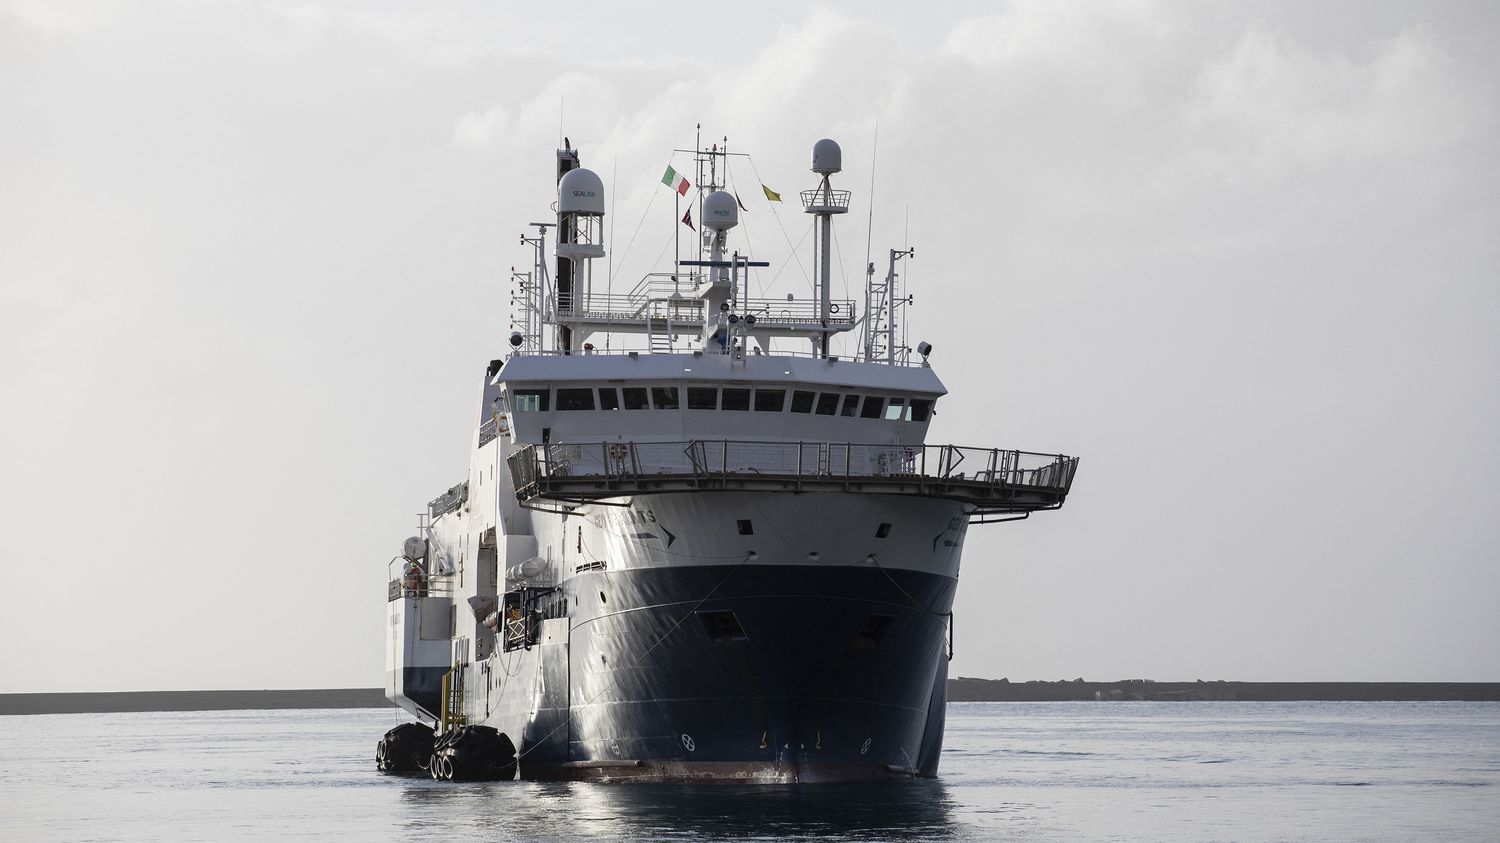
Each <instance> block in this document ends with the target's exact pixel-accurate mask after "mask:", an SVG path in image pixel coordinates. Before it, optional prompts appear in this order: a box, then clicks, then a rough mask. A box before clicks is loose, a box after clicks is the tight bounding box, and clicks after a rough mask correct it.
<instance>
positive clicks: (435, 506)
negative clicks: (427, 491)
mask: <svg viewBox="0 0 1500 843" xmlns="http://www.w3.org/2000/svg"><path fill="white" fill-rule="evenodd" d="M468 499H469V484H468V483H467V482H465V483H460V484H458V485H457V486H454V487H452V488H450V489H449V490H448V491H446V492H444V493H442V494H441V495H438V496H437V497H435V498H433V499H432V500H431V501H430V502H428V504H427V514H428V515H429V516H430V517H432V518H437V517H438V516H439V515H442V514H444V513H447V512H452V511H453V510H455V509H458V508H459V507H460V506H463V504H464V501H467V500H468Z"/></svg>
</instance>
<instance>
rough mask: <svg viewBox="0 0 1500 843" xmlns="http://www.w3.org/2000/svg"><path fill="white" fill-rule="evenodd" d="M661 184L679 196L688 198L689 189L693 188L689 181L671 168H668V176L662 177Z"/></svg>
mask: <svg viewBox="0 0 1500 843" xmlns="http://www.w3.org/2000/svg"><path fill="white" fill-rule="evenodd" d="M661 183H662V184H664V185H666V186H667V187H670V188H672V189H673V190H675V191H677V195H678V196H686V195H687V192H688V188H689V187H691V186H692V185H690V184H688V180H687V179H685V178H683V177H682V174H681V173H679V172H677V171H676V170H674V169H672V168H671V167H667V172H666V174H665V175H663V176H662V177H661Z"/></svg>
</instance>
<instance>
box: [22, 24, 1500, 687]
mask: <svg viewBox="0 0 1500 843" xmlns="http://www.w3.org/2000/svg"><path fill="white" fill-rule="evenodd" d="M627 6H634V8H630V9H628V10H627ZM551 8H561V7H549V6H548V5H547V4H534V3H533V4H520V3H504V4H501V3H488V2H483V3H482V2H470V3H423V4H411V3H394V2H392V3H363V4H352V3H324V4H316V3H297V2H285V3H282V2H256V3H252V2H243V3H234V2H193V3H188V2H181V3H178V2H170V1H169V0H162V1H161V2H153V3H140V4H114V3H92V2H78V3H60V2H51V0H0V317H3V327H4V329H3V331H0V356H3V361H4V362H3V366H0V396H3V398H0V536H4V538H3V540H0V565H3V573H4V577H5V582H6V585H7V587H6V599H5V608H4V610H3V611H0V637H3V640H4V641H5V642H6V643H5V644H4V645H3V647H0V668H3V669H0V692H15V691H74V690H143V689H156V688H161V689H191V688H278V687H349V686H359V687H369V686H375V685H378V684H380V683H381V681H382V679H383V676H382V670H383V649H382V648H383V646H384V640H385V638H384V634H383V630H384V626H383V623H384V610H385V577H386V562H387V560H389V559H390V558H391V556H392V555H393V554H394V553H396V552H397V551H398V549H399V546H400V542H401V540H402V539H403V538H404V537H405V536H407V535H408V534H410V533H411V532H412V530H413V528H414V525H415V520H416V515H415V513H416V512H418V511H419V510H420V509H421V508H422V507H423V506H424V505H425V502H426V501H428V500H429V499H430V498H432V497H434V496H435V495H436V494H437V493H439V492H441V491H442V490H443V489H445V488H447V487H448V486H450V485H452V484H453V483H455V482H458V481H459V480H461V479H463V475H464V471H465V469H466V466H467V454H466V449H467V447H468V443H469V435H470V426H471V425H472V423H473V420H474V417H475V406H476V404H475V402H476V390H477V388H478V383H479V379H480V376H481V375H482V372H483V368H484V365H485V363H486V361H488V360H489V359H491V358H492V357H496V356H499V354H500V353H501V352H502V350H503V347H504V345H503V344H504V337H505V335H506V333H507V321H508V314H507V301H508V298H509V288H508V283H507V276H508V268H509V267H510V266H511V265H513V264H517V265H519V264H524V263H525V262H526V261H527V260H528V253H527V252H526V251H525V250H523V249H522V248H520V246H519V244H518V242H517V237H518V236H519V235H520V234H521V233H522V230H523V226H524V225H525V223H527V222H529V221H531V220H540V219H545V218H546V215H547V214H548V213H549V211H548V204H549V203H550V202H551V199H552V197H551V195H550V193H551V190H552V188H551V179H552V166H553V164H552V157H553V148H554V146H555V144H556V143H557V138H558V134H559V131H562V132H565V133H566V134H567V135H568V136H569V137H570V138H571V139H572V140H573V142H574V144H575V145H576V146H577V147H579V149H580V150H581V154H582V157H583V160H584V163H585V165H586V166H590V167H592V168H594V169H595V170H597V171H598V172H599V173H600V174H601V175H602V176H603V177H604V180H605V184H606V186H607V188H608V190H609V193H610V202H611V208H613V209H615V212H614V214H613V215H612V216H611V218H610V219H611V220H612V221H613V225H614V228H613V231H612V234H611V238H610V240H609V242H608V245H609V246H610V248H611V250H612V254H613V256H614V258H613V259H614V264H613V269H614V272H615V279H616V280H615V283H616V284H623V285H624V287H625V288H628V287H629V286H630V285H631V284H633V283H634V282H635V280H636V279H638V278H639V277H640V276H641V274H642V273H644V272H647V271H649V270H651V269H656V268H661V264H660V263H658V262H657V260H658V258H657V256H658V255H661V254H662V250H663V249H664V248H665V247H666V245H667V244H668V243H669V242H670V238H671V237H672V231H673V229H672V220H671V218H670V214H669V212H668V211H669V206H668V204H667V200H668V199H669V198H670V195H669V194H668V193H667V192H666V189H665V188H663V187H661V186H660V184H659V183H658V180H659V178H660V175H661V171H662V169H663V167H664V165H665V164H666V163H667V162H668V161H669V160H670V159H669V156H670V150H671V149H672V148H673V147H687V146H691V144H692V143H693V139H694V131H695V130H694V126H695V124H698V123H702V125H703V132H704V137H705V138H706V139H709V138H715V139H716V138H722V137H725V136H727V137H728V138H729V143H730V146H731V148H732V149H737V150H741V151H746V152H749V153H751V154H752V155H753V156H754V158H753V159H752V160H753V162H754V167H753V170H752V169H748V168H747V167H746V166H744V165H740V164H736V165H735V166H736V169H735V170H734V171H733V173H732V175H733V176H734V180H735V184H736V186H737V187H740V192H741V193H743V194H745V195H746V203H747V205H748V207H749V212H748V213H747V214H746V215H745V225H744V226H743V227H742V232H741V233H742V234H743V235H745V237H744V239H742V240H741V245H742V246H743V247H745V248H747V249H748V250H749V251H751V252H752V253H754V254H755V255H756V256H757V257H760V258H763V259H766V260H768V261H770V262H771V263H772V267H773V269H771V270H767V271H766V274H765V275H763V276H762V277H761V278H760V279H758V280H757V284H763V283H764V284H767V285H768V286H769V282H770V280H771V278H770V275H771V274H773V273H774V272H775V271H777V268H780V272H781V274H780V276H779V277H778V278H777V279H776V281H775V285H774V289H776V290H778V291H783V290H784V291H793V292H796V291H798V290H801V289H805V288H806V285H807V281H806V277H805V276H804V274H803V271H802V270H801V269H800V268H799V267H798V262H797V261H795V260H794V261H791V262H788V261H787V258H788V255H789V252H790V244H789V242H788V240H790V241H793V242H795V241H796V240H797V239H798V238H799V237H800V235H801V233H802V232H803V231H805V229H806V225H807V223H808V220H807V219H806V218H805V217H804V216H803V215H801V214H798V213H797V212H796V208H795V207H785V208H782V209H781V210H780V212H779V217H778V216H774V215H773V211H772V209H771V208H770V207H769V206H768V205H767V203H766V202H765V201H764V200H763V199H761V198H759V197H756V196H755V192H756V188H755V184H756V182H757V181H758V180H763V181H764V182H765V183H767V184H769V185H770V186H771V187H772V188H774V189H776V190H779V191H782V192H783V193H787V194H788V195H789V196H790V195H791V192H794V191H796V190H798V189H802V188H807V187H811V186H812V184H813V176H812V175H811V174H810V173H808V172H807V166H808V159H809V150H810V148H811V145H812V143H813V141H815V140H816V139H818V138H820V137H824V136H828V137H833V138H836V139H838V140H839V141H840V142H841V143H842V144H843V148H844V163H845V173H844V174H842V175H841V176H840V177H837V182H836V184H837V186H841V187H845V188H848V189H851V190H853V191H855V197H856V200H855V201H856V207H855V209H854V213H851V214H850V216H849V217H848V218H845V219H843V220H841V221H840V222H839V226H838V231H839V233H838V246H839V251H838V257H839V260H838V261H837V263H838V265H840V266H841V267H842V269H841V272H842V274H843V275H844V276H845V277H847V283H848V285H849V289H850V291H851V292H853V293H857V290H858V285H859V284H860V283H861V275H862V274H861V266H862V262H863V254H864V250H865V240H866V238H865V232H864V227H865V226H864V222H865V215H866V213H867V212H868V211H869V208H870V206H869V204H868V201H869V198H870V178H871V151H872V149H873V148H874V147H875V145H876V124H877V122H878V125H879V136H878V158H877V160H876V162H875V163H876V165H877V166H876V173H875V200H876V201H875V206H874V211H875V217H874V226H873V228H874V237H873V248H874V250H875V253H876V254H877V255H879V254H883V252H884V250H885V249H887V248H890V247H893V246H900V245H904V241H905V238H909V241H910V243H911V244H913V245H915V246H916V247H917V257H916V259H915V260H914V261H912V262H911V263H910V265H909V269H910V274H909V277H908V280H909V283H910V292H912V293H913V294H914V295H915V300H916V306H915V308H914V309H913V310H912V311H911V324H912V335H911V338H912V340H913V341H914V342H915V341H916V340H918V339H927V340H929V341H931V342H933V344H934V345H935V346H936V347H937V348H936V351H935V353H934V354H933V357H932V360H933V363H934V365H935V366H936V367H937V370H938V373H939V374H940V376H941V377H943V379H944V380H945V382H946V383H947V385H948V388H949V390H950V391H951V395H950V396H949V397H948V398H947V399H945V400H944V401H943V402H942V403H941V404H940V405H939V415H938V417H937V419H936V421H935V423H934V424H933V427H932V430H931V434H930V441H932V442H937V443H946V442H953V443H958V444H964V445H983V446H999V447H1006V448H1020V449H1024V450H1036V451H1048V452H1065V453H1069V454H1078V455H1081V457H1082V464H1081V467H1080V470H1079V474H1078V477H1077V481H1076V483H1075V486H1074V492H1073V495H1072V497H1070V499H1069V501H1068V503H1067V506H1066V507H1065V508H1064V509H1063V510H1062V511H1060V512H1055V513H1045V514H1043V515H1041V516H1038V517H1036V518H1033V519H1031V520H1029V521H1025V522H1021V523H1013V524H1004V525H995V526H986V527H975V528H973V529H971V531H970V533H969V540H968V543H967V546H966V549H965V555H964V568H963V574H962V580H961V587H960V591H959V599H958V604H957V607H956V611H957V652H958V655H957V658H956V660H955V662H954V664H953V669H954V673H955V675H965V676H983V677H993V678H998V677H1002V676H1008V677H1010V678H1011V679H1013V680H1017V679H1029V678H1039V679H1060V678H1068V679H1071V678H1074V677H1078V676H1083V677H1085V678H1088V679H1091V680H1111V679H1120V678H1130V677H1151V678H1156V679H1164V680H1165V679H1189V680H1190V679H1196V678H1203V679H1215V678H1222V679H1247V680H1250V679H1255V680H1318V679H1330V680H1471V681H1474V680H1488V681H1496V680H1500V526H1497V525H1500V517H1497V516H1500V491H1497V488H1500V486H1497V479H1500V442H1497V436H1496V431H1500V177H1497V173H1500V168H1497V166H1496V161H1497V158H1500V113H1497V109H1500V52H1497V51H1496V50H1495V44H1496V43H1497V42H1500V12H1497V9H1500V6H1497V5H1496V4H1493V3H1480V2H1476V3H1468V4H1465V3H1431V4H1424V3H1385V4H1379V5H1377V4H1373V3H1365V2H1351V3H1317V4H1308V3H1303V2H1287V3H1242V2H1237V3H1189V2H1179V3H1171V4H1168V3H1152V2H1117V3H1102V2H1100V3H1083V4H1075V3H1059V2H1016V3H993V4H989V3H953V4H913V3H910V2H909V1H908V2H895V3H869V2H861V3H850V4H828V5H823V6H819V7H810V6H806V5H805V4H803V3H800V2H795V3H792V2H786V3H783V2H773V3H757V4H754V5H753V6H752V5H748V4H722V3H718V4H700V5H698V6H696V7H694V6H685V5H668V4H663V3H646V4H624V3H603V4H597V5H596V4H589V3H570V4H567V5H566V8H567V12H566V13H565V14H562V13H557V12H549V9H551ZM917 8H921V11H920V12H917V11H914V10H915V9H917ZM679 160H680V159H679ZM757 174H758V178H757ZM746 188H748V190H747V189H746ZM653 198H654V199H655V204H652V205H649V206H648V203H650V202H651V201H652V200H653ZM643 220H644V223H642V221H643ZM778 221H779V224H778ZM638 224H639V225H640V233H639V234H638V235H636V236H635V242H634V244H633V245H632V246H631V247H630V249H629V250H628V253H627V250H626V249H625V246H626V243H627V241H629V240H630V239H631V236H632V234H631V232H632V231H633V230H634V229H635V228H636V226H637V225H638ZM782 228H785V230H786V234H783V233H782ZM908 232H909V233H908ZM803 252H804V254H803V255H802V256H801V258H802V262H803V263H807V262H809V261H810V257H811V255H810V252H809V251H808V247H807V245H806V244H804V246H803ZM840 287H841V284H839V283H836V284H835V290H836V292H841V290H840Z"/></svg>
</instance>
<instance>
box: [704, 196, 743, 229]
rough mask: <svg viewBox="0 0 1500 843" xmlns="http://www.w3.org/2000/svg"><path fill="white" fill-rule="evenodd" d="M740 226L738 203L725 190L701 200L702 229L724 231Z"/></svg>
mask: <svg viewBox="0 0 1500 843" xmlns="http://www.w3.org/2000/svg"><path fill="white" fill-rule="evenodd" d="M739 224H740V203H739V200H738V199H735V198H734V194H733V193H730V192H728V191H727V190H715V191H714V192H713V193H710V194H708V195H707V196H705V197H704V198H703V227H704V228H711V229H714V230H715V231H724V230H726V229H730V228H734V227H735V226H737V225H739Z"/></svg>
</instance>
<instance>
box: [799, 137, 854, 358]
mask: <svg viewBox="0 0 1500 843" xmlns="http://www.w3.org/2000/svg"><path fill="white" fill-rule="evenodd" d="M843 163H844V153H843V151H842V150H840V149H839V145H838V144H837V143H835V142H834V141H832V140H829V139H828V138H823V139H822V140H820V141H818V142H817V143H815V144H813V160H812V171H813V172H814V173H817V174H818V175H820V176H822V177H823V181H822V183H821V184H819V185H818V187H817V188H816V189H814V190H804V191H802V205H803V207H804V210H805V211H806V212H807V213H809V214H814V215H816V216H817V218H818V228H819V236H820V237H821V239H822V242H821V243H819V244H818V248H819V252H820V253H819V266H820V268H819V271H818V306H819V310H818V321H819V324H821V325H822V330H821V331H820V332H819V336H818V339H817V341H816V342H817V351H818V353H819V355H820V356H822V357H827V356H828V334H829V331H828V323H829V317H830V315H831V313H830V307H831V305H832V303H833V302H832V301H831V299H830V297H829V296H830V286H831V279H832V276H833V251H832V243H831V242H830V241H831V239H832V236H833V215H834V214H847V213H849V191H847V190H834V189H833V188H832V187H831V186H830V185H829V182H828V177H829V176H831V175H833V174H834V173H837V172H841V171H842V170H843Z"/></svg>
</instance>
